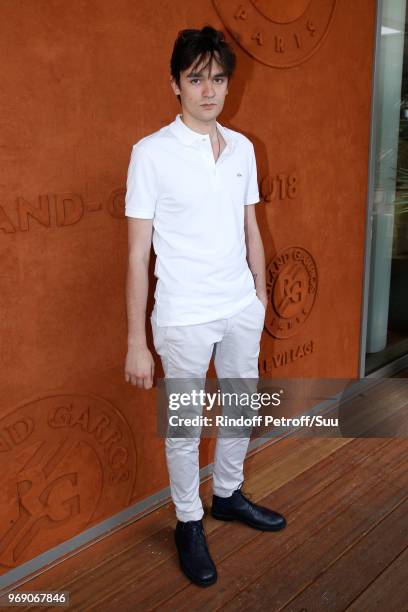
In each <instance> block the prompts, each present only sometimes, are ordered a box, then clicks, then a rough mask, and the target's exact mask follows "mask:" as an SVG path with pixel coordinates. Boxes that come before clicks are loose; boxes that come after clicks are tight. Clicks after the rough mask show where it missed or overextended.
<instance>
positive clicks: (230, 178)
mask: <svg viewBox="0 0 408 612" xmlns="http://www.w3.org/2000/svg"><path fill="white" fill-rule="evenodd" d="M217 127H218V129H219V131H220V132H221V134H222V136H223V138H224V140H225V142H226V147H225V149H224V150H223V151H222V153H221V155H220V156H219V158H218V160H217V161H215V160H214V154H213V151H212V147H211V142H210V137H209V135H208V134H199V133H198V132H195V131H194V130H192V129H190V128H189V127H188V126H187V125H186V124H185V123H184V122H183V121H182V119H181V115H177V116H176V118H175V120H174V121H173V122H172V123H170V124H169V125H167V126H165V127H163V128H161V129H160V130H158V131H156V132H154V133H153V134H150V135H148V136H145V137H144V138H142V139H141V140H139V141H138V142H137V143H136V144H135V145H134V146H133V149H132V153H131V157H130V164H129V169H128V175H127V183H126V186H127V191H126V198H125V215H126V216H127V217H136V218H140V219H153V237H152V242H153V248H154V251H155V253H156V266H155V270H154V274H155V276H156V277H157V284H156V290H155V294H154V297H155V306H154V309H153V315H152V316H153V317H155V321H156V323H157V325H191V324H194V323H205V322H208V321H213V320H215V319H222V318H226V317H230V316H232V315H233V314H235V313H237V312H239V311H240V310H241V309H243V308H245V307H246V306H248V305H249V304H250V303H251V301H252V300H253V299H254V296H255V295H256V291H255V284H254V279H253V276H252V274H251V271H250V269H249V267H248V263H247V259H246V245H245V231H244V205H246V204H256V203H257V202H258V201H259V191H258V184H257V170H256V160H255V153H254V147H253V144H252V142H251V141H250V140H249V139H248V138H247V137H246V136H244V135H243V134H241V133H240V132H236V131H235V130H231V129H229V128H226V127H224V126H222V125H220V124H219V123H218V122H217Z"/></svg>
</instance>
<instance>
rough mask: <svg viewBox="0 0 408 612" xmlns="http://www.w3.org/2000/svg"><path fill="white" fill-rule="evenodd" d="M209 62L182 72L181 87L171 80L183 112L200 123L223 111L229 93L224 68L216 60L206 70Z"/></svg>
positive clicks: (213, 117)
mask: <svg viewBox="0 0 408 612" xmlns="http://www.w3.org/2000/svg"><path fill="white" fill-rule="evenodd" d="M207 61H208V58H206V59H205V61H203V62H202V64H201V65H200V66H198V67H197V68H196V69H195V70H194V71H193V70H192V68H191V67H190V68H187V70H183V71H181V72H180V87H178V86H177V84H176V82H175V81H174V79H173V78H172V79H171V86H172V88H173V91H174V93H175V94H176V95H177V94H179V95H180V100H181V106H182V108H183V112H187V113H189V114H190V115H191V116H192V117H194V118H195V119H197V120H199V121H211V120H213V119H215V118H216V117H217V116H218V115H219V114H220V112H221V111H222V109H223V106H224V100H225V96H226V95H227V93H228V77H227V76H226V74H225V73H224V70H223V68H222V66H221V65H220V64H219V63H218V62H217V61H216V59H215V58H214V59H213V61H212V63H211V64H210V65H209V66H207V67H206V68H205V69H204V68H203V66H204V65H205V64H206V62H207Z"/></svg>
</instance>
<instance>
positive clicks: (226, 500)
mask: <svg viewBox="0 0 408 612" xmlns="http://www.w3.org/2000/svg"><path fill="white" fill-rule="evenodd" d="M241 486H242V484H241ZM241 486H240V487H239V488H238V489H237V490H236V491H234V492H233V494H232V495H231V496H230V497H218V495H213V501H212V506H211V515H212V516H213V517H214V518H216V519H218V520H220V521H242V522H243V523H246V524H247V525H249V526H250V527H254V529H260V530H261V531H279V530H280V529H283V528H284V527H285V526H286V519H285V517H284V516H282V514H279V513H278V512H275V511H274V510H270V509H269V508H265V506H260V505H259V504H254V503H253V502H251V501H250V500H249V499H248V498H247V497H245V495H244V494H243V493H242V491H241Z"/></svg>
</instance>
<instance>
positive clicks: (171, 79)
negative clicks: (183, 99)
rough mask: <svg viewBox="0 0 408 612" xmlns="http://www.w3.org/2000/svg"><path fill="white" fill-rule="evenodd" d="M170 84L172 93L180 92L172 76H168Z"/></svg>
mask: <svg viewBox="0 0 408 612" xmlns="http://www.w3.org/2000/svg"><path fill="white" fill-rule="evenodd" d="M170 85H171V88H172V90H173V91H174V94H175V95H176V96H178V95H179V94H180V88H179V86H178V85H177V83H176V81H175V80H174V78H173V77H172V76H171V77H170Z"/></svg>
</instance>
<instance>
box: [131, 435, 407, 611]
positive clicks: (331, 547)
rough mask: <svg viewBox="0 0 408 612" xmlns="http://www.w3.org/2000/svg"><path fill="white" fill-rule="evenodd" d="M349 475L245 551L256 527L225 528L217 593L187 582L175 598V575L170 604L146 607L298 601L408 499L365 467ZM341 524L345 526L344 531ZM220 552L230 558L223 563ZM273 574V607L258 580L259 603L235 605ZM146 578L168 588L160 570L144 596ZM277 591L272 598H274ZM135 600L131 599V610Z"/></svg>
mask: <svg viewBox="0 0 408 612" xmlns="http://www.w3.org/2000/svg"><path fill="white" fill-rule="evenodd" d="M405 452H406V449H405V448H402V445H400V448H399V453H397V452H395V453H394V460H395V463H398V462H399V461H400V459H401V456H402V455H403V453H405ZM374 460H375V459H374ZM376 460H378V456H377V459H376ZM399 471H400V474H399V476H400V478H404V477H405V482H407V480H408V476H407V474H406V470H405V471H404V469H403V468H400V470H399ZM348 476H349V477H348V478H346V477H343V478H339V479H337V480H335V481H334V482H333V483H332V484H331V485H329V486H327V487H326V488H325V489H324V490H323V491H321V492H320V493H319V494H317V495H315V496H313V497H312V498H311V499H309V500H307V501H306V502H302V503H301V504H300V505H299V506H298V507H297V508H296V510H295V511H294V512H292V513H289V514H288V526H287V528H286V529H285V530H283V531H282V532H279V533H275V534H269V533H260V534H259V535H257V536H255V537H254V538H252V539H251V540H250V541H249V542H247V543H246V544H245V545H243V546H241V547H239V546H237V543H238V542H237V538H238V534H239V533H240V532H241V531H242V530H249V529H250V528H247V527H245V526H244V525H236V526H234V527H233V526H231V525H227V526H225V527H224V530H223V531H224V534H220V535H219V534H218V533H217V540H216V542H214V543H213V541H212V539H211V538H210V545H211V546H212V550H213V554H214V557H215V559H218V564H217V566H218V570H219V580H218V582H217V584H216V585H214V586H213V587H211V589H206V590H205V591H204V592H203V590H202V589H198V588H197V587H195V586H194V585H190V584H187V581H186V580H185V581H184V582H185V584H186V587H185V588H184V589H182V590H180V591H179V592H178V593H177V594H170V593H171V591H170V589H174V586H172V585H171V584H170V577H169V578H168V582H169V584H168V590H167V592H168V593H169V596H168V597H167V599H166V600H165V599H164V598H163V597H162V598H161V599H160V596H157V595H156V596H154V594H152V595H151V596H150V597H149V598H144V599H142V600H141V601H140V604H142V605H145V606H150V605H151V604H152V603H154V605H160V610H167V609H170V608H173V609H176V610H186V609H188V608H193V609H195V610H201V609H202V610H204V609H205V608H206V609H208V607H210V609H214V608H218V607H219V606H226V607H229V608H230V609H231V610H236V609H244V608H245V609H248V608H252V607H254V608H255V609H260V608H261V609H262V608H263V607H265V609H275V607H276V605H277V599H276V597H277V595H279V596H280V597H283V601H282V603H283V604H284V603H286V601H287V600H288V598H290V597H291V596H292V595H293V590H294V589H295V592H296V591H297V590H299V589H301V588H303V587H304V585H305V584H308V582H309V581H310V580H312V579H313V578H314V577H315V575H316V573H317V572H319V571H321V569H324V568H325V567H326V566H327V564H328V562H329V561H328V559H330V555H335V556H337V555H338V551H342V550H343V549H344V548H345V547H346V546H347V541H348V540H351V541H353V540H354V539H356V538H358V537H359V536H360V535H361V532H362V530H364V529H366V528H367V525H370V524H371V525H373V524H376V522H378V520H380V519H381V518H383V516H384V515H385V514H386V513H387V512H390V511H391V510H392V509H393V508H394V507H395V506H396V505H397V504H398V503H399V502H400V501H401V499H403V498H404V497H405V495H406V492H403V491H402V490H401V489H400V488H399V487H398V488H397V487H394V486H392V485H391V484H389V483H387V484H386V483H384V482H383V481H382V480H378V479H377V478H376V475H375V474H374V475H370V471H369V469H367V467H366V468H363V467H362V466H358V468H357V469H353V470H351V471H350V473H349V475H348ZM293 490H296V489H293ZM293 490H292V494H293ZM356 509H357V510H358V511H357V512H356ZM334 519H336V521H335V523H334V522H333V521H334ZM335 526H336V527H337V526H338V529H336V528H335ZM238 548H239V550H238ZM220 549H221V553H222V555H221V556H222V558H219V552H220ZM336 551H337V553H336ZM167 570H168V572H169V574H170V575H172V577H173V579H177V575H176V572H175V571H171V570H172V568H171V565H169V564H167V565H166V566H165V567H164V568H161V571H162V573H163V575H165V573H166V571H167ZM268 570H270V571H269V574H268V575H267V576H266V577H265V585H264V589H265V593H266V597H265V601H260V600H259V593H258V586H259V582H258V583H257V584H254V585H253V592H252V593H251V594H252V595H253V597H252V598H251V600H250V601H245V602H244V604H243V605H242V607H238V606H237V603H238V602H237V600H236V599H234V600H233V601H232V602H231V605H229V602H230V600H231V598H232V597H233V596H234V594H236V593H239V592H240V591H242V590H243V589H244V588H245V587H247V586H249V585H250V584H252V583H255V582H256V581H257V580H259V579H260V577H261V576H262V578H263V574H265V572H266V571H268ZM146 580H148V583H147V584H148V585H150V584H151V583H155V584H156V587H157V588H159V587H160V586H161V584H160V583H161V582H162V581H161V580H160V576H159V575H158V574H157V572H154V576H146V577H145V580H144V582H143V594H145V587H146ZM158 580H159V583H158V582H157V581H158ZM178 580H181V579H178ZM163 586H164V585H163ZM271 586H272V587H273V589H272V590H273V595H272V597H270V596H269V595H270V591H269V589H270V588H271ZM281 591H283V593H282V592H281ZM139 592H140V591H139ZM164 592H166V590H165V589H164ZM134 596H135V593H133V594H132V597H134ZM129 600H130V599H127V598H124V604H125V605H126V603H127V602H128V601H129Z"/></svg>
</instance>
